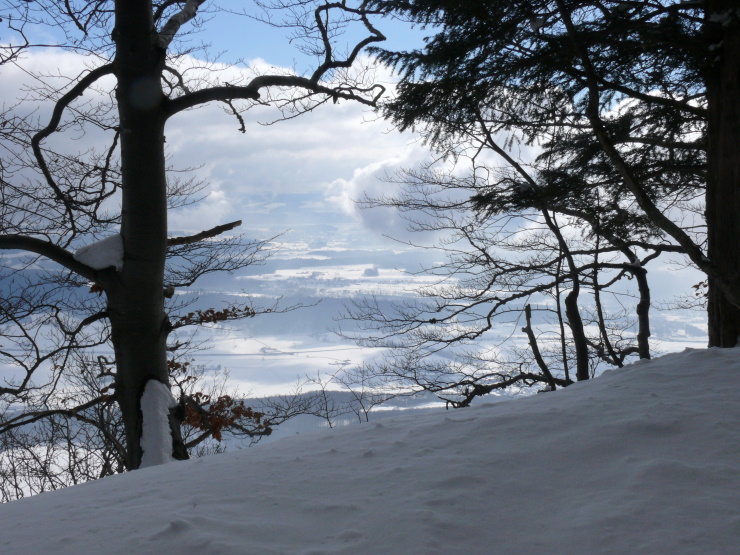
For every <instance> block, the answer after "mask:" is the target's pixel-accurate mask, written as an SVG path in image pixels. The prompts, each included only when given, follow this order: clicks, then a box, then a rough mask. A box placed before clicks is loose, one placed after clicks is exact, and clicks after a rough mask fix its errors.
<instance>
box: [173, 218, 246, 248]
mask: <svg viewBox="0 0 740 555" xmlns="http://www.w3.org/2000/svg"><path fill="white" fill-rule="evenodd" d="M240 225H242V221H241V220H237V221H235V222H231V223H229V224H223V225H217V226H216V227H214V228H211V229H208V230H206V231H201V232H200V233H196V234H195V235H190V236H187V237H169V238H167V246H168V247H175V246H178V245H191V244H193V243H197V242H199V241H202V240H203V239H210V238H211V237H216V236H217V235H221V234H222V233H224V232H226V231H230V230H232V229H234V228H235V227H239V226H240Z"/></svg>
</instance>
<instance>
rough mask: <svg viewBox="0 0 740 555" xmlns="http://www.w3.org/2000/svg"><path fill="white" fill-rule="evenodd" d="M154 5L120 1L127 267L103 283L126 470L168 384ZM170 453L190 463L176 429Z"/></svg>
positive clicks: (160, 59)
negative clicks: (153, 402) (150, 407)
mask: <svg viewBox="0 0 740 555" xmlns="http://www.w3.org/2000/svg"><path fill="white" fill-rule="evenodd" d="M152 13H153V10H152V4H151V2H150V1H149V0H117V1H116V28H115V30H114V33H113V38H114V40H115V42H116V56H115V60H114V74H115V76H116V79H117V89H116V99H117V104H118V114H119V121H120V132H121V139H120V144H121V179H122V212H121V236H122V238H123V246H124V253H125V258H124V264H123V268H122V270H121V271H120V272H113V271H109V272H107V273H106V275H105V276H104V278H103V286H104V288H105V291H106V295H107V298H108V316H109V318H110V323H111V339H112V342H113V348H114V352H115V355H116V366H117V372H116V398H117V400H118V402H119V405H120V408H121V415H122V418H123V422H124V427H125V430H126V444H127V448H128V452H127V455H128V460H127V466H128V468H129V469H133V468H138V467H139V465H140V464H141V456H142V451H141V443H140V438H141V431H142V425H143V421H142V418H143V417H142V412H141V396H142V394H143V393H144V388H145V387H146V384H147V382H148V381H149V380H157V381H159V382H162V383H163V384H166V385H168V386H169V374H168V371H167V344H166V342H167V335H168V333H169V331H170V323H169V320H168V318H167V315H166V314H165V310H164V268H165V259H166V255H167V179H166V175H165V167H166V164H165V152H164V140H165V137H164V126H165V121H166V116H165V113H164V109H163V106H164V102H165V97H164V94H163V92H162V88H161V73H162V71H163V68H164V62H165V51H164V50H163V49H162V48H160V47H158V46H157V33H156V30H155V27H154V21H153V17H152ZM173 456H175V457H176V458H187V453H186V451H185V449H184V447H183V446H182V438H181V437H180V433H179V426H173Z"/></svg>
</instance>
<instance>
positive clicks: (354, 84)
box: [0, 0, 384, 469]
mask: <svg viewBox="0 0 740 555" xmlns="http://www.w3.org/2000/svg"><path fill="white" fill-rule="evenodd" d="M209 4H210V3H209V2H206V0H182V1H180V0H174V1H173V0H164V1H162V2H156V1H155V2H153V1H151V0H111V1H106V0H102V1H101V0H96V1H88V0H85V1H83V0H80V1H66V0H65V2H57V1H54V0H48V1H46V0H39V1H37V2H30V3H29V2H24V1H18V2H16V1H14V0H6V1H4V2H3V4H2V12H3V13H2V17H3V20H4V22H6V23H7V24H8V26H9V29H13V30H15V35H14V41H15V42H14V43H13V44H18V45H20V46H19V47H18V48H16V47H15V46H13V47H7V46H3V54H2V56H3V60H4V61H6V62H8V63H10V62H11V61H12V63H14V64H17V65H20V66H21V67H22V65H23V55H24V54H23V49H22V48H20V47H21V46H22V47H24V48H25V50H26V51H31V50H33V48H34V47H35V46H34V44H33V43H32V42H28V43H27V44H23V41H22V40H20V39H18V38H17V37H19V36H20V37H23V36H26V35H27V33H24V29H28V28H30V27H36V26H47V27H48V28H49V30H50V31H52V32H53V34H54V36H58V37H61V38H60V40H59V43H58V44H55V45H51V46H52V47H58V48H63V49H67V50H71V51H75V52H78V53H85V54H86V56H87V60H88V61H87V63H88V64H89V65H88V67H89V69H87V70H85V71H84V72H83V73H81V74H80V75H76V76H65V77H66V78H67V83H66V84H64V85H63V86H61V87H59V86H58V85H55V86H49V87H48V88H46V89H43V88H42V89H41V92H38V93H37V92H36V91H32V92H31V93H30V94H31V95H33V94H36V95H37V96H36V97H35V100H37V101H39V103H40V104H42V105H43V104H47V105H48V104H50V105H51V109H50V116H48V119H46V120H45V121H43V122H41V123H39V124H36V123H35V121H34V119H33V115H32V114H26V115H17V114H18V111H17V110H13V109H8V110H7V111H6V114H5V116H4V118H3V119H4V124H3V140H4V141H5V142H6V143H5V145H4V147H5V154H4V156H3V161H2V170H1V171H2V173H1V174H0V178H1V179H2V188H3V189H2V199H1V205H0V206H1V216H2V220H1V221H0V249H1V250H2V251H3V252H4V253H5V254H4V256H3V287H4V289H5V290H6V292H7V293H8V294H6V295H4V298H3V301H2V302H3V304H2V314H3V324H4V325H5V327H6V329H7V330H10V329H13V330H15V332H9V333H11V335H10V336H9V337H11V341H10V342H11V343H14V344H15V350H13V349H5V350H3V352H2V355H3V357H4V362H5V363H10V364H12V365H13V366H14V367H15V368H21V369H22V370H23V372H22V375H21V377H20V378H19V379H17V380H15V381H13V382H12V383H8V384H6V385H3V386H0V394H2V395H3V396H4V397H6V398H7V399H10V401H8V403H12V402H16V401H17V402H23V400H24V399H25V398H27V397H28V396H29V395H30V394H31V392H33V391H35V390H37V389H38V388H39V387H41V386H40V384H39V382H38V380H42V381H43V380H44V379H47V380H49V382H48V383H47V384H45V385H49V384H51V385H54V384H55V383H57V381H58V379H59V374H60V373H61V372H65V371H69V370H71V368H68V367H67V362H68V359H69V357H70V356H71V355H70V353H73V352H75V351H77V350H79V349H83V348H86V347H94V346H96V345H100V344H102V343H103V342H105V341H107V340H108V337H110V341H111V342H112V346H113V350H114V353H115V370H114V382H113V384H112V387H111V391H112V393H111V396H112V400H113V402H115V403H116V404H117V405H118V407H119V409H120V413H121V418H122V421H123V429H124V438H125V444H126V460H125V466H126V468H128V469H135V468H138V467H139V466H140V465H141V464H142V457H147V458H146V459H145V463H146V464H157V463H160V462H166V461H167V460H171V459H172V458H175V459H178V458H186V457H187V452H186V449H185V445H184V442H183V439H182V437H181V434H180V424H181V422H182V420H183V418H185V416H186V415H185V413H184V410H183V407H182V406H181V405H178V403H177V402H176V401H175V400H174V399H173V398H172V396H171V394H170V393H169V386H170V372H169V370H168V357H167V353H168V349H170V348H172V345H169V346H168V337H170V338H171V334H172V332H173V331H174V330H176V329H177V328H178V327H181V326H184V325H190V324H197V323H199V321H202V322H207V321H209V319H210V318H211V317H212V316H213V315H204V314H197V313H195V314H186V315H181V316H179V317H175V319H174V321H173V319H171V318H170V317H169V316H168V311H167V307H166V306H165V303H166V301H167V299H168V298H171V297H172V296H173V293H174V292H175V289H176V288H177V287H180V286H185V285H190V284H192V283H193V282H194V281H195V280H196V279H197V278H198V277H199V276H201V275H203V274H204V273H207V272H209V271H217V270H233V269H236V268H239V267H241V266H243V265H244V264H247V263H250V262H251V260H250V258H252V257H253V256H254V255H255V254H256V253H258V252H259V247H260V246H262V244H261V242H256V243H255V242H252V243H248V244H247V245H246V247H248V248H246V249H245V248H244V247H245V245H244V242H243V241H241V242H240V241H239V240H237V239H235V238H234V237H233V236H229V235H228V234H227V232H229V231H230V230H231V229H233V228H234V227H236V226H237V225H238V223H239V222H234V223H232V224H224V225H222V226H218V227H216V228H214V229H211V230H206V231H204V232H202V233H200V234H197V235H195V236H192V237H177V238H174V237H170V236H169V234H168V228H167V212H168V203H169V206H172V202H173V199H182V198H192V197H189V196H188V195H187V194H186V193H188V186H189V184H188V183H187V182H186V183H180V184H178V183H177V182H176V181H175V180H173V179H168V173H167V170H168V164H167V159H166V141H165V128H166V125H167V123H168V121H170V120H171V119H173V118H176V117H177V115H178V114H181V113H182V112H184V111H186V110H190V109H193V108H197V107H199V106H202V105H204V104H206V103H210V102H221V103H223V104H224V106H225V107H226V109H227V111H228V112H230V113H232V114H233V115H234V116H235V117H236V118H237V120H238V121H239V123H240V126H241V128H242V131H243V130H244V128H243V123H244V122H243V119H242V118H241V113H242V112H243V111H244V110H247V109H249V108H250V107H252V106H256V105H264V104H268V103H272V104H275V105H277V107H278V108H279V109H281V110H282V111H283V113H284V114H285V117H293V116H294V115H297V114H298V113H300V112H304V111H307V110H312V109H314V108H315V107H316V106H318V105H320V104H323V103H327V102H337V101H340V100H349V101H356V102H360V103H363V104H366V105H368V106H373V105H375V103H376V101H377V99H378V97H379V95H380V94H381V93H382V90H383V89H382V87H380V86H376V85H374V84H372V83H366V82H364V79H366V78H367V73H366V72H363V71H362V70H359V71H357V72H354V71H353V69H352V66H353V65H355V64H356V62H357V60H358V57H359V55H360V53H361V51H362V50H363V48H364V47H366V46H367V45H369V44H371V43H374V42H378V41H381V40H384V37H383V35H382V34H381V33H380V32H379V31H378V30H377V29H376V28H375V27H374V26H373V25H372V23H371V22H370V20H369V19H368V18H369V16H370V15H371V14H372V12H371V11H370V10H369V9H368V8H367V3H366V2H356V3H355V2H345V1H341V2H333V3H322V2H312V1H309V0H296V1H291V2H276V3H274V4H273V5H271V6H263V7H267V8H275V9H284V10H287V14H288V17H289V18H290V22H289V23H288V24H290V25H293V27H294V29H295V34H296V36H295V38H297V39H299V40H300V41H302V43H303V44H304V45H305V50H306V51H307V52H309V53H311V54H315V55H316V56H317V63H316V66H315V69H314V70H313V71H312V72H310V74H306V75H299V74H296V73H294V72H289V71H285V72H276V73H274V74H259V75H255V76H251V77H249V78H247V77H245V78H244V81H243V82H241V83H232V82H225V81H220V80H219V78H218V76H217V75H215V74H211V75H210V76H209V79H206V80H204V79H194V80H192V82H191V81H189V80H188V78H187V75H186V74H185V72H184V71H181V66H180V65H179V63H180V61H181V60H182V58H179V57H178V47H177V45H178V42H179V41H180V39H182V37H183V36H184V34H185V33H186V32H187V29H188V26H190V25H199V24H201V23H203V22H204V21H205V20H206V19H207V9H208V8H209ZM257 4H259V5H262V4H260V3H257ZM204 15H205V16H206V17H204ZM291 22H292V23H291ZM348 25H355V26H359V27H360V28H361V29H363V35H362V36H361V37H360V39H359V40H358V42H357V43H356V44H353V45H350V46H349V48H347V49H346V50H343V49H342V48H340V47H338V46H337V43H336V37H337V31H338V30H339V31H341V30H342V29H343V28H345V27H346V26H348ZM48 46H49V45H47V47H48ZM19 48H20V49H19ZM38 48H41V46H38ZM343 52H346V53H345V54H343ZM245 54H248V52H246V53H245ZM37 82H39V83H41V84H43V82H44V79H43V78H42V77H41V76H37ZM83 95H84V96H83ZM89 98H92V99H98V100H97V101H95V100H92V101H90V100H87V99H89ZM86 126H87V127H93V128H95V129H96V130H98V131H102V132H105V134H106V137H107V139H106V140H108V141H109V142H108V144H107V145H106V146H105V148H102V149H92V150H90V151H89V152H85V153H79V154H78V155H76V156H71V155H69V154H68V153H66V152H64V151H63V150H60V149H59V146H58V145H59V143H54V144H52V142H53V141H54V140H55V138H56V136H57V135H58V134H62V135H63V134H64V132H65V131H69V130H82V129H84V128H85V127H86ZM55 145H56V146H55ZM190 192H192V189H191V190H190ZM112 232H113V233H114V235H112V236H110V237H107V238H105V239H103V240H102V241H99V242H97V243H96V242H95V241H96V240H100V239H101V237H104V236H105V235H108V234H110V233H112ZM222 234H226V235H222ZM219 236H222V238H221V239H219ZM91 243H92V246H90V244H91ZM218 245H221V247H220V248H221V251H218V248H219V247H218ZM250 245H251V246H250ZM82 246H87V247H88V249H87V255H84V253H83V250H82V249H80V247H82ZM214 248H216V249H217V250H215V251H214V250H213V249H214ZM75 249H77V250H75ZM17 253H20V257H19V258H17V259H16V258H15V256H16V254H17ZM168 253H169V255H170V263H169V264H168ZM223 255H228V256H223ZM204 256H205V258H206V260H207V261H208V260H210V263H209V262H206V263H205V264H203V263H202V262H203V257H204ZM178 260H179V262H173V261H178ZM224 260H226V261H227V262H224ZM39 276H40V277H39ZM89 288H91V290H92V291H93V292H97V293H99V294H101V297H99V300H96V296H95V295H91V294H90V293H89V291H88V289H89ZM60 291H66V296H65V295H62V298H63V299H64V300H61V301H60V297H59V295H58V293H59V292H60ZM83 294H84V295H86V297H85V298H82V295H83ZM170 308H171V307H170ZM237 309H238V310H236V312H235V313H233V314H231V315H228V316H227V318H230V317H231V316H234V317H243V316H244V315H245V314H246V313H249V311H250V310H251V309H250V307H248V306H244V307H237ZM240 310H241V311H242V312H244V313H242V314H240V313H239V311H240ZM247 315H248V314H247ZM49 329H53V330H54V331H53V332H50V331H49ZM12 333H14V334H15V335H12ZM42 333H53V334H54V337H53V338H52V339H54V341H52V342H51V343H53V344H55V347H53V348H51V349H49V348H48V346H47V344H46V342H45V341H42V340H41V339H42V338H41V336H40V334H42ZM6 335H7V334H6ZM46 339H49V338H46ZM4 342H5V341H4ZM49 367H51V370H50V369H49ZM44 372H46V373H44ZM49 376H51V377H49ZM145 395H149V396H151V399H150V400H149V402H148V403H149V404H148V406H144V407H143V406H142V397H143V396H145ZM152 406H153V407H154V410H153V411H152V410H151V409H152ZM84 408H85V407H84V406H74V407H73V408H71V409H69V410H70V411H71V412H72V413H73V414H76V413H78V412H79V411H81V410H83V409H84ZM143 409H144V410H143ZM65 410H66V409H65ZM143 430H150V431H149V432H148V433H154V434H155V435H157V436H158V437H166V438H171V441H170V440H167V441H166V443H170V442H171V445H164V446H162V445H159V446H158V447H157V448H151V449H150V451H151V452H150V453H148V454H147V453H144V451H143V448H142V442H141V440H142V432H143ZM152 431H153V432H152ZM160 448H161V451H162V452H161V453H159V452H158V451H160Z"/></svg>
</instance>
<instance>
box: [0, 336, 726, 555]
mask: <svg viewBox="0 0 740 555" xmlns="http://www.w3.org/2000/svg"><path fill="white" fill-rule="evenodd" d="M738 390H740V349H733V350H717V349H711V350H691V351H686V352H683V353H678V354H672V355H667V356H665V357H662V358H660V359H657V360H655V361H652V362H647V363H640V364H637V365H633V366H631V367H628V368H626V369H624V370H615V371H611V372H607V373H606V374H605V375H604V376H602V377H600V378H598V379H596V380H593V381H592V382H590V383H582V384H576V385H574V386H572V387H570V388H568V389H567V390H562V391H559V392H556V393H549V394H544V395H537V396H534V397H531V398H526V399H519V400H513V401H506V402H502V403H496V404H491V405H481V406H479V407H476V408H471V409H465V410H458V411H440V412H435V413H431V414H423V415H419V416H411V417H404V416H399V417H397V418H393V419H384V420H382V421H379V422H377V423H372V422H371V423H370V424H366V425H363V426H355V427H351V428H345V429H335V430H325V431H321V432H316V433H314V434H309V435H301V436H299V437H295V438H290V439H285V440H282V441H278V442H275V443H273V444H269V445H265V446H263V447H259V448H256V449H249V450H245V451H241V452H237V453H231V454H226V455H219V456H214V457H211V458H207V459H198V460H193V461H188V462H185V463H174V464H169V465H164V466H160V467H155V468H150V469H145V470H140V471H136V472H133V473H130V474H126V475H120V476H115V477H112V478H106V479H104V480H102V481H99V482H95V483H89V484H84V485H82V486H77V487H74V488H71V489H68V490H65V491H59V492H54V493H48V494H43V495H40V496H37V497H34V498H29V499H24V500H21V501H16V502H13V503H10V504H6V505H2V506H0V523H2V524H1V526H2V533H1V534H0V552H2V553H56V554H66V553H68V554H86V553H137V554H141V553H159V554H164V553H199V554H200V553H202V554H211V553H240V554H243V553H255V554H266V553H303V554H308V553H314V554H318V553H347V554H350V553H351V554H360V553H367V554H370V553H373V554H375V553H377V554H391V553H403V554H411V553H413V554H416V553H419V554H425V553H445V554H449V553H460V554H471V553H486V554H488V553H526V554H539V553H547V554H553V553H563V554H565V553H567V554H570V555H573V554H596V553H624V554H634V553H650V554H672V555H674V554H679V553H687V554H688V553H690V554H702V555H707V554H723V555H727V554H732V553H738V545H740V477H739V473H738V469H739V468H740V408H739V407H738V402H737V395H738Z"/></svg>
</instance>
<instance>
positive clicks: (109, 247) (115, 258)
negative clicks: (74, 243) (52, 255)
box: [74, 233, 123, 272]
mask: <svg viewBox="0 0 740 555" xmlns="http://www.w3.org/2000/svg"><path fill="white" fill-rule="evenodd" d="M74 259H75V260H77V262H82V263H83V264H84V265H85V266H90V267H91V268H92V269H93V270H104V269H105V268H110V267H111V266H113V267H115V269H116V271H117V272H120V271H121V269H122V268H123V238H122V237H121V235H120V234H118V233H116V234H115V235H111V236H110V237H106V238H105V239H101V240H100V241H97V242H95V243H91V244H89V245H85V246H84V247H80V248H79V249H77V250H76V251H75V253H74Z"/></svg>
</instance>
